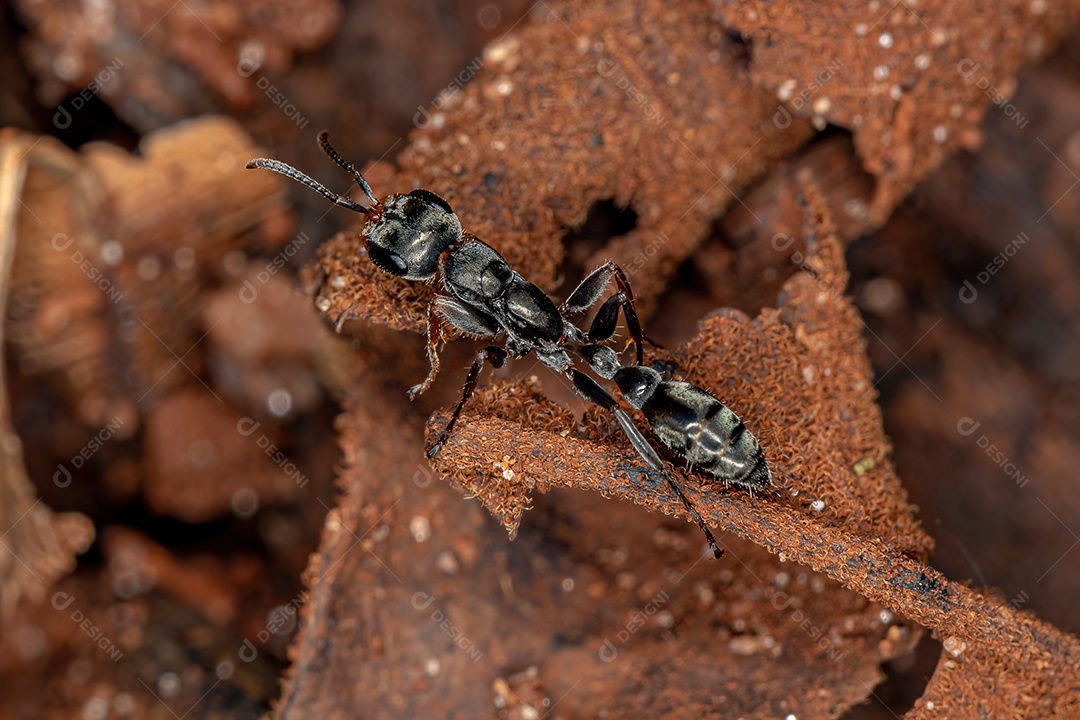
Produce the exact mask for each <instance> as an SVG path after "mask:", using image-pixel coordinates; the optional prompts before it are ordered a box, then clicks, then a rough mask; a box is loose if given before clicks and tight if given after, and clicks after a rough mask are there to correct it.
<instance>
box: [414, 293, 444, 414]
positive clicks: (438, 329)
mask: <svg viewBox="0 0 1080 720" xmlns="http://www.w3.org/2000/svg"><path fill="white" fill-rule="evenodd" d="M427 339H428V341H427V357H428V363H429V364H430V365H431V369H430V370H428V374H427V377H426V378H424V382H422V383H420V384H419V385H413V386H412V387H411V388H409V399H410V400H415V399H416V396H417V395H420V394H422V393H423V392H424V391H426V390H427V389H428V388H429V387H431V383H433V382H435V376H436V375H438V374H439V341H440V340H441V339H442V321H441V320H440V319H439V316H438V314H437V313H436V312H435V303H431V304H429V305H428V311H427Z"/></svg>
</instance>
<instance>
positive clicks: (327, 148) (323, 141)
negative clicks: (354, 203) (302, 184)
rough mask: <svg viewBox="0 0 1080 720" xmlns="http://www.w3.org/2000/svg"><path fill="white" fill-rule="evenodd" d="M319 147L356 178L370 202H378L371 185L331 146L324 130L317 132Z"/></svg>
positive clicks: (328, 136)
mask: <svg viewBox="0 0 1080 720" xmlns="http://www.w3.org/2000/svg"><path fill="white" fill-rule="evenodd" d="M319 147H321V148H322V151H323V152H324V153H326V154H327V155H328V156H330V159H331V160H333V161H334V162H336V163H337V164H338V165H340V166H341V168H342V169H343V170H344V171H345V172H347V173H349V174H350V175H352V176H353V179H355V180H356V184H357V185H359V186H360V189H361V190H363V191H364V194H365V195H367V196H368V197H369V198H371V202H372V203H374V204H375V205H378V204H379V200H378V199H377V198H376V197H375V193H373V192H371V186H370V185H368V181H367V180H365V179H364V176H363V175H361V174H360V171H359V170H357V169H356V167H355V166H354V165H353V164H352V163H351V162H349V161H348V160H345V159H344V158H342V157H341V156H340V155H338V153H337V150H335V149H334V148H333V147H331V145H330V133H329V132H327V131H326V130H323V131H322V132H321V133H319Z"/></svg>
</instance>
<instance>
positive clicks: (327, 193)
mask: <svg viewBox="0 0 1080 720" xmlns="http://www.w3.org/2000/svg"><path fill="white" fill-rule="evenodd" d="M244 167H246V168H247V169H248V170H252V169H255V168H258V169H260V170H272V171H274V172H276V173H278V174H279V175H284V176H285V177H287V178H290V179H292V180H295V181H296V182H298V183H303V184H304V185H307V186H308V187H309V188H311V189H312V190H314V191H315V192H317V193H319V194H320V195H322V196H323V197H325V198H326V199H327V200H329V201H330V202H332V203H334V204H335V205H340V206H341V207H343V208H348V209H349V210H352V211H353V212H358V213H360V214H362V215H367V214H368V209H367V208H366V207H364V206H363V205H359V204H357V203H355V202H353V201H352V200H350V199H349V198H347V197H345V196H344V195H338V194H337V193H336V192H334V191H333V190H330V189H329V188H328V187H326V186H325V185H323V184H322V183H320V182H319V181H318V180H312V179H311V178H309V177H308V176H307V175H305V174H304V173H302V172H300V171H299V170H297V169H296V168H294V167H293V166H292V165H286V164H285V163H283V162H280V161H278V160H271V159H270V158H255V159H254V160H248V162H247V165H245V166H244ZM370 194H371V193H370V191H369V192H368V195H370Z"/></svg>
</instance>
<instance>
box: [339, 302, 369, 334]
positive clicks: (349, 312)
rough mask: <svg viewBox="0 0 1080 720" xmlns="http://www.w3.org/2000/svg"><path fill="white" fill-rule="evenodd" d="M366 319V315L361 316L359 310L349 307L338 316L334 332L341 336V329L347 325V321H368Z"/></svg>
mask: <svg viewBox="0 0 1080 720" xmlns="http://www.w3.org/2000/svg"><path fill="white" fill-rule="evenodd" d="M366 317H367V316H366V315H361V314H360V312H359V311H358V310H355V309H354V307H347V308H345V309H344V310H342V311H341V314H340V315H338V316H337V319H336V320H334V332H336V333H337V334H338V335H340V334H341V328H342V326H343V325H344V324H345V321H346V320H357V319H360V320H363V319H366Z"/></svg>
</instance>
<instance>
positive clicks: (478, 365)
mask: <svg viewBox="0 0 1080 720" xmlns="http://www.w3.org/2000/svg"><path fill="white" fill-rule="evenodd" d="M485 360H486V361H487V362H489V363H491V364H492V365H493V366H495V367H497V368H500V367H502V366H503V363H505V362H506V351H505V350H503V349H502V348H498V347H495V346H494V345H489V346H488V347H486V348H484V349H483V350H481V351H480V352H478V353H477V354H476V360H474V361H473V364H472V367H471V368H469V374H468V375H467V376H466V377H465V389H464V391H463V392H462V394H461V400H460V401H459V402H458V404H457V407H456V408H454V414H453V415H451V416H450V422H448V423H446V427H445V428H443V431H442V432H441V433H439V436H438V437H437V438H435V444H434V445H432V446H431V447H430V448H429V449H428V451H427V456H428V457H429V458H433V457H435V456H436V455H438V454H439V451H440V450H442V446H443V445H445V444H446V441H447V440H449V439H450V433H451V432H452V431H453V429H454V424H455V423H457V420H458V417H459V416H460V415H461V410H462V408H464V407H465V403H466V402H468V400H469V398H470V397H471V396H472V393H473V389H474V388H475V387H476V379H477V378H478V377H479V376H480V371H481V370H483V369H484V361H485Z"/></svg>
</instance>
